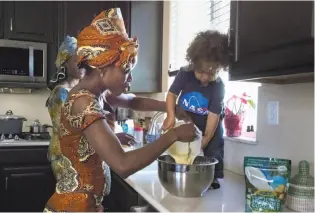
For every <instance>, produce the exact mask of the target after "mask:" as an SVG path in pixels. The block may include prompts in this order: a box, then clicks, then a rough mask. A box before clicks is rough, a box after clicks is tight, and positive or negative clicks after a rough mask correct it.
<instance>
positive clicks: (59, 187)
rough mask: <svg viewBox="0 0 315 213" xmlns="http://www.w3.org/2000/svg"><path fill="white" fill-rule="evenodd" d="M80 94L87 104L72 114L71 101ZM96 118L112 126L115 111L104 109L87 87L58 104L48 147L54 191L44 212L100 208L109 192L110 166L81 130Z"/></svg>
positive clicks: (101, 208)
mask: <svg viewBox="0 0 315 213" xmlns="http://www.w3.org/2000/svg"><path fill="white" fill-rule="evenodd" d="M82 96H86V97H88V98H89V99H90V103H89V104H88V106H87V107H86V108H85V109H84V110H83V111H82V113H80V114H77V115H72V113H71V109H72V105H73V102H74V101H75V100H76V99H77V98H79V97H82ZM98 119H106V120H107V121H108V123H109V125H110V126H111V128H112V129H114V125H113V124H114V122H113V121H114V114H112V113H111V112H109V111H104V110H103V109H102V107H101V105H100V103H99V100H98V98H97V97H96V96H95V95H93V94H92V93H90V92H89V91H87V90H81V91H79V92H76V93H74V94H72V95H71V96H70V97H68V99H67V100H66V101H65V103H64V105H63V106H62V107H61V112H60V119H59V121H60V122H59V126H58V125H57V126H58V128H59V130H58V133H57V137H56V140H55V141H54V142H53V143H52V144H53V145H51V148H50V153H51V154H50V156H51V159H52V168H53V170H54V174H55V176H56V180H57V184H56V192H55V193H54V194H53V195H52V197H51V198H50V199H49V201H48V202H47V204H46V206H45V209H44V212H64V211H70V212H82V211H83V212H100V211H103V207H102V200H103V197H104V196H105V195H107V194H108V193H109V191H110V182H111V179H110V169H109V167H108V166H107V165H106V163H105V162H103V161H102V160H101V159H100V158H99V156H98V155H97V154H96V153H95V150H94V149H93V148H92V147H91V146H90V144H89V142H88V141H87V139H86V138H85V137H84V135H83V133H82V131H83V130H84V129H85V128H87V127H88V126H89V125H90V124H92V123H93V122H94V121H96V120H98ZM56 120H58V119H56Z"/></svg>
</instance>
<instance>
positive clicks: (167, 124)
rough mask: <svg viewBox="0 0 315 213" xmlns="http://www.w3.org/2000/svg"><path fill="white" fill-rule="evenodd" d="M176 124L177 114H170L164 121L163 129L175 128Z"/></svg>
mask: <svg viewBox="0 0 315 213" xmlns="http://www.w3.org/2000/svg"><path fill="white" fill-rule="evenodd" d="M174 125H175V116H170V115H168V116H167V117H166V118H165V120H164V122H163V126H162V130H163V131H167V130H169V129H171V128H173V127H174Z"/></svg>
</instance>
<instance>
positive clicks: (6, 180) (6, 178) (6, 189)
mask: <svg viewBox="0 0 315 213" xmlns="http://www.w3.org/2000/svg"><path fill="white" fill-rule="evenodd" d="M4 189H5V191H8V177H5V183H4Z"/></svg>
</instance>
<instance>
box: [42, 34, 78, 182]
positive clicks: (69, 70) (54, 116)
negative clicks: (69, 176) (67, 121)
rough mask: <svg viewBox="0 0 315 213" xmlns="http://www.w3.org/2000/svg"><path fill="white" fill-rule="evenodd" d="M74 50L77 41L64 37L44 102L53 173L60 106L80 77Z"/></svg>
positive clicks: (56, 160)
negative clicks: (49, 132)
mask: <svg viewBox="0 0 315 213" xmlns="http://www.w3.org/2000/svg"><path fill="white" fill-rule="evenodd" d="M76 49H77V40H76V39H75V38H74V37H70V36H66V37H65V40H64V41H63V42H62V44H61V45H60V48H59V50H58V54H57V58H56V62H55V64H56V68H57V72H56V73H55V74H54V76H53V77H52V79H51V80H50V81H49V85H48V88H49V89H50V90H51V93H50V96H49V98H48V99H47V101H46V107H47V108H48V111H49V115H50V118H51V121H52V124H53V131H52V138H51V142H50V144H49V151H48V154H49V160H50V161H51V165H52V169H53V171H54V172H55V171H56V170H58V169H60V168H59V167H58V156H59V155H60V152H61V151H60V146H59V139H58V137H59V136H58V134H59V128H60V127H59V124H60V110H61V106H62V105H63V104H64V102H65V100H66V98H67V96H68V92H69V90H70V89H71V88H72V87H73V86H74V85H75V84H77V83H78V82H79V79H80V78H81V77H82V72H79V70H78V69H77V56H76ZM55 176H56V174H55ZM56 178H57V177H56Z"/></svg>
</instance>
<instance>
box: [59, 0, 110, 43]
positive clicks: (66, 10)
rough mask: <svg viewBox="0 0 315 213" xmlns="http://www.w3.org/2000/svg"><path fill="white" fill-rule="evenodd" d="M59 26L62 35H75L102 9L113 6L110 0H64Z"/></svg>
mask: <svg viewBox="0 0 315 213" xmlns="http://www.w3.org/2000/svg"><path fill="white" fill-rule="evenodd" d="M62 4H63V12H62V13H61V14H60V15H63V17H62V18H61V23H60V25H59V28H61V30H62V31H63V35H70V36H74V37H77V35H78V34H79V32H80V31H81V30H82V29H83V28H84V27H86V26H88V25H89V24H90V23H91V22H92V20H93V18H94V17H95V16H97V15H98V14H99V13H100V12H101V11H102V10H104V9H107V8H111V7H113V5H114V3H113V2H112V1H92V2H91V1H86V2H85V1H65V2H63V3H62Z"/></svg>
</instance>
